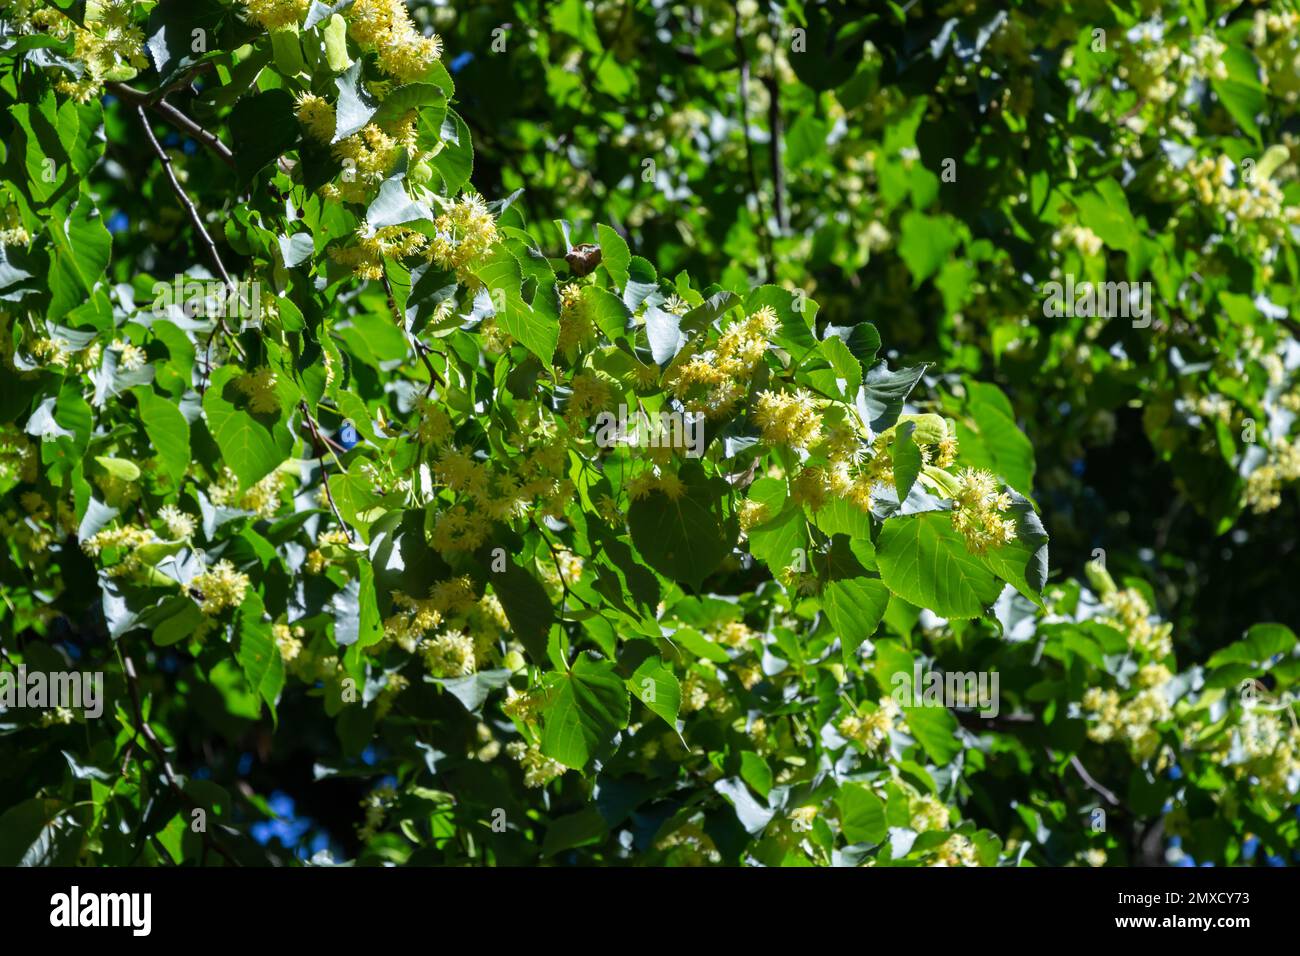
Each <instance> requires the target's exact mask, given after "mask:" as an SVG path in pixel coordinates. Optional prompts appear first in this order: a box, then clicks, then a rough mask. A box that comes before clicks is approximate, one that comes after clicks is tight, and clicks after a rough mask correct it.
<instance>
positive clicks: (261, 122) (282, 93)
mask: <svg viewBox="0 0 1300 956" xmlns="http://www.w3.org/2000/svg"><path fill="white" fill-rule="evenodd" d="M298 135H299V134H298V120H297V118H296V117H295V116H294V106H293V96H292V95H291V94H290V93H289V91H288V90H266V91H265V92H263V93H256V94H254V95H253V96H246V97H244V98H242V99H241V100H240V101H239V102H238V103H236V104H235V108H234V109H233V110H231V112H230V138H231V140H232V141H233V144H234V145H233V147H232V149H231V152H233V153H234V154H235V172H236V173H237V174H238V176H239V181H240V182H241V183H248V182H250V181H251V180H252V178H253V177H254V176H256V175H257V174H258V173H259V172H261V171H262V169H264V168H265V167H266V166H268V165H269V164H270V163H272V162H274V161H275V160H276V159H277V158H279V157H280V156H281V155H282V154H284V153H285V152H287V151H288V150H290V149H292V148H293V147H294V145H295V144H296V143H297V142H298Z"/></svg>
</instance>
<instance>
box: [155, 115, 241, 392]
mask: <svg viewBox="0 0 1300 956" xmlns="http://www.w3.org/2000/svg"><path fill="white" fill-rule="evenodd" d="M135 112H136V115H137V116H139V117H140V125H141V126H143V127H144V132H145V136H146V137H147V138H148V140H149V145H150V146H152V147H153V151H154V154H155V155H156V156H157V157H158V159H159V161H161V162H162V166H163V172H165V173H166V174H167V182H168V183H169V184H170V185H171V188H172V192H173V193H174V194H175V195H176V200H177V201H178V202H179V203H180V204H181V206H182V208H184V210H185V212H186V214H187V215H188V216H189V217H190V222H191V223H192V224H193V225H194V228H195V229H197V230H198V233H199V237H200V238H201V239H202V240H203V244H204V246H206V247H207V251H208V257H209V258H210V259H211V260H212V264H213V265H214V266H216V269H217V274H218V275H219V276H221V281H222V282H224V283H225V285H226V291H227V294H229V293H230V292H234V293H235V294H238V288H237V287H236V285H235V283H234V282H233V281H232V280H231V278H230V273H229V272H227V271H226V265H225V263H224V262H222V261H221V253H219V252H218V251H217V244H216V243H215V242H213V241H212V236H211V235H209V233H208V230H207V227H205V226H204V225H203V217H202V216H200V215H199V211H198V209H197V208H196V207H195V205H194V202H193V201H192V200H191V199H190V197H189V194H188V193H186V192H185V190H184V188H183V187H182V186H181V184H180V181H179V180H178V179H177V178H176V170H175V169H174V168H173V167H172V160H171V157H170V156H168V155H167V151H166V150H165V149H163V148H162V145H161V144H160V143H159V142H158V137H156V136H154V134H153V127H152V126H151V125H150V124H149V117H148V116H146V115H145V112H144V106H143V105H137V106H136V108H135ZM218 332H222V333H224V334H225V335H226V336H227V337H228V338H229V339H230V341H231V344H233V345H234V346H235V350H236V351H237V352H239V357H240V358H241V359H242V358H247V356H246V355H245V354H244V348H243V346H242V345H240V344H239V340H238V339H237V338H235V336H234V333H232V332H231V331H230V327H229V326H228V325H226V319H225V316H220V317H218V318H217V325H216V328H214V329H213V330H212V334H211V335H209V336H208V341H207V345H206V347H205V349H204V365H205V368H204V371H203V383H202V385H201V386H200V388H199V391H200V392H203V391H204V390H205V389H206V387H207V380H208V379H209V378H210V377H211V376H212V340H213V339H214V338H215V337H216V335H217V333H218Z"/></svg>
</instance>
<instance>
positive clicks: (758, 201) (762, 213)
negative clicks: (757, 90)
mask: <svg viewBox="0 0 1300 956" xmlns="http://www.w3.org/2000/svg"><path fill="white" fill-rule="evenodd" d="M732 23H733V24H734V27H733V31H732V35H733V37H734V38H735V43H736V60H737V64H738V66H739V69H740V125H741V130H742V131H743V132H744V134H745V166H746V168H747V170H748V172H749V188H750V192H752V193H753V196H754V203H755V205H756V206H757V207H758V226H759V228H758V236H759V239H760V241H761V243H762V246H763V258H764V260H765V264H766V267H767V280H768V281H769V282H771V281H774V280H775V278H776V260H775V258H774V257H773V255H772V237H771V236H770V235H769V234H768V231H767V205H766V204H765V203H764V202H763V193H762V191H761V190H760V189H759V188H758V171H757V169H756V168H755V166H754V143H753V141H752V139H751V138H750V135H749V54H747V53H746V52H745V41H744V37H743V36H742V35H741V32H740V10H739V3H738V2H737V3H736V4H735V5H734V6H733V7H732Z"/></svg>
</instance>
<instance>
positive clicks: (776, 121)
mask: <svg viewBox="0 0 1300 956" xmlns="http://www.w3.org/2000/svg"><path fill="white" fill-rule="evenodd" d="M763 85H764V86H765V87H767V128H768V133H769V136H768V141H767V155H768V160H769V162H771V164H772V214H773V215H774V216H775V217H776V227H777V229H778V230H780V232H781V233H782V234H783V235H784V233H785V230H786V227H787V226H788V225H789V223H787V222H786V219H785V164H784V163H783V161H782V159H781V136H782V126H781V81H780V80H778V79H777V78H776V77H775V76H766V77H763Z"/></svg>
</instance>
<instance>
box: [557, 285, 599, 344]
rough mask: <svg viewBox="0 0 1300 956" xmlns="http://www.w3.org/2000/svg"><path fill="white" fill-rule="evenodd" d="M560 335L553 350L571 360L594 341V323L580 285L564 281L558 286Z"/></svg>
mask: <svg viewBox="0 0 1300 956" xmlns="http://www.w3.org/2000/svg"><path fill="white" fill-rule="evenodd" d="M559 293H560V337H559V340H558V341H557V342H556V345H555V350H556V351H557V352H560V353H562V354H563V355H564V357H565V358H566V359H568V360H569V361H570V362H572V361H573V360H574V359H575V358H576V357H577V355H578V353H579V352H581V351H585V350H586V349H589V348H591V346H592V344H593V343H594V342H595V341H596V324H595V322H593V321H592V319H591V315H590V312H589V310H588V309H587V307H586V303H585V302H584V301H583V298H582V286H580V285H578V283H576V282H566V283H565V284H564V285H562V286H560V290H559Z"/></svg>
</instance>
